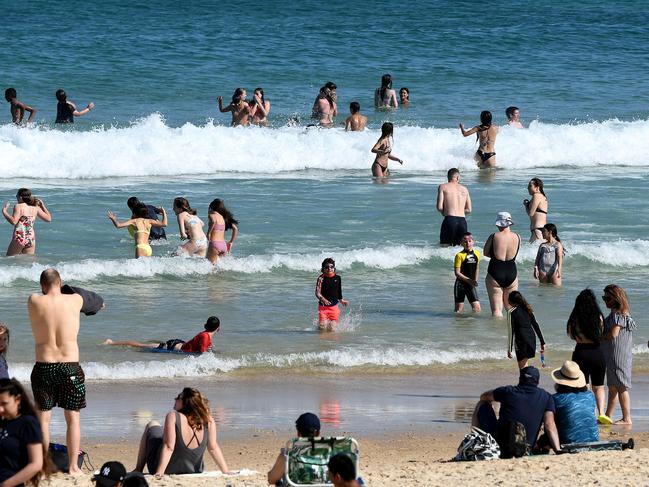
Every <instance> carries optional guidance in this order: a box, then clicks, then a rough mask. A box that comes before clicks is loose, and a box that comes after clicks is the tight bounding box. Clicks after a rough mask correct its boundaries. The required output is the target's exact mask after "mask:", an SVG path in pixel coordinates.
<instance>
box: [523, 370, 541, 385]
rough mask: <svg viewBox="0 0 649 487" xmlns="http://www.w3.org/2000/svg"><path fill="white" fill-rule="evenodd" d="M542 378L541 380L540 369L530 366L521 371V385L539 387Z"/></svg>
mask: <svg viewBox="0 0 649 487" xmlns="http://www.w3.org/2000/svg"><path fill="white" fill-rule="evenodd" d="M540 378H541V374H539V369H537V368H536V367H534V366H532V365H530V366H528V367H523V368H522V369H521V372H520V377H519V383H520V384H533V385H535V386H538V385H539V379H540Z"/></svg>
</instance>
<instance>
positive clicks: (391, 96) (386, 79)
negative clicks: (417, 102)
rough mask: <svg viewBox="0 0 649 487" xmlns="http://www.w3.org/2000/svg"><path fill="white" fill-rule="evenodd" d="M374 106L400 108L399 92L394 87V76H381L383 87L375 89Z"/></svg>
mask: <svg viewBox="0 0 649 487" xmlns="http://www.w3.org/2000/svg"><path fill="white" fill-rule="evenodd" d="M374 106H375V107H376V108H398V107H399V102H398V101H397V92H396V91H395V90H393V89H392V76H390V75H389V74H384V75H383V76H381V87H380V88H377V89H376V90H375V91H374Z"/></svg>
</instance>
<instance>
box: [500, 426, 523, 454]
mask: <svg viewBox="0 0 649 487" xmlns="http://www.w3.org/2000/svg"><path fill="white" fill-rule="evenodd" d="M498 444H499V445H500V458H520V457H523V456H525V455H529V450H530V447H529V445H528V444H527V432H526V431H525V426H523V424H522V423H520V422H518V421H506V422H505V423H504V424H503V425H502V426H501V427H500V431H499V434H498Z"/></svg>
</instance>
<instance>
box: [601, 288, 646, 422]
mask: <svg viewBox="0 0 649 487" xmlns="http://www.w3.org/2000/svg"><path fill="white" fill-rule="evenodd" d="M602 299H603V300H604V303H605V304H606V307H607V308H608V309H610V310H611V313H610V314H609V315H608V316H607V317H606V319H605V320H604V341H603V342H602V348H603V350H604V356H605V357H606V383H607V384H608V406H607V407H606V416H608V417H609V418H610V417H612V416H613V412H614V411H615V407H616V405H617V401H618V399H619V401H620V407H621V408H622V419H620V420H619V421H616V424H631V395H630V393H629V389H631V371H632V368H633V332H634V330H636V329H637V328H638V326H637V325H636V323H635V321H634V320H633V318H632V317H631V307H630V306H629V298H628V297H627V295H626V293H625V292H624V289H622V288H621V287H620V286H618V285H616V284H609V285H608V286H606V287H605V288H604V295H603V296H602Z"/></svg>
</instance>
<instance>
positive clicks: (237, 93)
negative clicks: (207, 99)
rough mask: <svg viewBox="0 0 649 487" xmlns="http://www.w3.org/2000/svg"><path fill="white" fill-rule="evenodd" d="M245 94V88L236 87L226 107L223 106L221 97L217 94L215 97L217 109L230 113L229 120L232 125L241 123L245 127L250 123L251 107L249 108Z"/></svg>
mask: <svg viewBox="0 0 649 487" xmlns="http://www.w3.org/2000/svg"><path fill="white" fill-rule="evenodd" d="M246 96H248V93H247V92H246V90H245V89H243V88H237V89H236V90H234V94H233V95H232V102H231V103H230V104H229V105H228V106H226V107H224V106H223V97H222V96H219V97H218V98H217V101H218V102H219V111H220V112H221V113H225V112H231V113H232V122H230V125H231V126H232V127H236V126H237V125H243V126H244V127H245V126H247V125H249V124H250V115H251V114H252V108H250V105H249V104H248V101H247V100H246Z"/></svg>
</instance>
